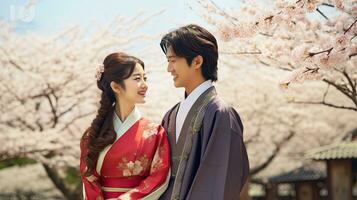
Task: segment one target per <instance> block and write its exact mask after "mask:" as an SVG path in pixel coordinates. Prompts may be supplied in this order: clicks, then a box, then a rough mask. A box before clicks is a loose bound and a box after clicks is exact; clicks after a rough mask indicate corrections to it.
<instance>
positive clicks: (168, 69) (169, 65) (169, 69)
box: [166, 63, 172, 72]
mask: <svg viewBox="0 0 357 200" xmlns="http://www.w3.org/2000/svg"><path fill="white" fill-rule="evenodd" d="M166 70H167V72H171V71H172V66H171V64H170V63H169V64H168V65H167V69H166Z"/></svg>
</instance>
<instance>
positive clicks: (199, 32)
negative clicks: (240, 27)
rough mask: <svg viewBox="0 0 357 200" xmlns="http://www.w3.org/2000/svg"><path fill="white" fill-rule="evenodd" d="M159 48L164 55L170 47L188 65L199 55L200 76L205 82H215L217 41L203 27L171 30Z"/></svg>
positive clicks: (195, 26) (163, 38) (192, 25)
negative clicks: (201, 61)
mask: <svg viewBox="0 0 357 200" xmlns="http://www.w3.org/2000/svg"><path fill="white" fill-rule="evenodd" d="M160 46H161V49H162V51H163V52H164V53H165V54H166V53H167V49H168V48H169V47H171V48H172V50H173V52H174V53H175V54H176V55H177V56H179V57H183V58H185V59H186V61H187V64H189V65H191V63H192V60H193V59H194V58H195V57H196V56H198V55H201V56H202V58H203V63H202V67H201V69H202V70H201V73H202V76H203V77H204V78H205V80H209V79H210V80H212V81H217V78H218V77H217V71H218V68H217V62H218V45H217V40H216V38H215V37H214V36H213V35H212V34H211V33H210V32H208V31H207V30H206V29H204V28H203V27H200V26H198V25H195V24H190V25H187V26H183V27H181V28H178V29H176V30H173V31H171V32H169V33H167V34H166V35H164V36H163V37H162V39H161V42H160Z"/></svg>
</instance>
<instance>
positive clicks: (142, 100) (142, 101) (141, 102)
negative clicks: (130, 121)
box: [136, 98, 146, 104]
mask: <svg viewBox="0 0 357 200" xmlns="http://www.w3.org/2000/svg"><path fill="white" fill-rule="evenodd" d="M136 103H137V104H144V103H146V100H145V99H144V98H143V99H139V100H138V101H136Z"/></svg>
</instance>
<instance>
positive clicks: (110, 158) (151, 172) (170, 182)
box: [80, 25, 249, 200]
mask: <svg viewBox="0 0 357 200" xmlns="http://www.w3.org/2000/svg"><path fill="white" fill-rule="evenodd" d="M160 45H161V48H162V50H163V52H164V53H165V54H166V57H167V60H168V67H167V71H168V72H170V73H171V75H172V76H173V80H174V84H175V87H184V88H185V99H184V100H182V101H181V102H179V103H178V104H176V105H175V106H174V107H173V108H171V109H170V110H169V111H168V112H167V113H166V115H165V117H164V118H163V120H162V124H161V125H159V124H155V123H152V122H150V121H149V120H147V119H146V118H143V117H142V116H141V115H140V112H139V111H138V110H137V108H136V106H135V105H136V104H139V103H144V98H145V92H146V90H147V84H146V75H145V70H144V69H145V68H144V63H143V62H142V61H141V60H139V59H137V58H135V57H133V56H129V55H127V54H124V53H113V54H110V55H108V56H107V57H106V58H105V59H104V62H103V66H102V67H100V68H99V71H98V72H97V75H96V77H97V86H98V88H99V89H100V90H102V95H101V100H100V108H99V110H98V114H97V116H96V117H95V119H94V120H93V122H92V124H91V126H90V127H89V128H88V129H87V130H86V131H85V133H84V134H83V137H82V139H81V145H80V146H81V159H80V172H81V175H82V181H83V196H84V199H86V200H99V199H120V200H125V199H130V200H135V199H148V200H156V199H162V200H170V199H172V200H174V199H175V200H176V199H177V200H179V199H180V200H181V199H188V200H231V199H233V200H236V199H239V193H240V191H241V189H242V187H243V184H244V183H245V181H246V179H247V176H248V173H249V163H248V157H247V153H246V149H245V146H244V143H243V125H242V122H241V120H240V118H239V115H238V114H237V112H236V111H235V110H234V109H233V108H232V107H229V106H227V105H225V103H224V102H223V101H222V100H221V99H220V98H219V97H218V95H217V93H216V90H215V87H214V86H213V85H212V82H214V81H216V80H217V60H218V46H217V41H216V39H215V37H214V36H213V35H212V34H211V33H210V32H208V31H207V30H206V29H204V28H202V27H200V26H198V25H187V26H184V27H181V28H178V29H176V30H174V31H172V32H170V33H168V34H166V35H165V36H164V37H163V38H162V40H161V43H160Z"/></svg>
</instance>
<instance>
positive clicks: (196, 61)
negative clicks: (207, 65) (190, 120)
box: [192, 55, 203, 69]
mask: <svg viewBox="0 0 357 200" xmlns="http://www.w3.org/2000/svg"><path fill="white" fill-rule="evenodd" d="M202 64H203V57H202V56H201V55H198V56H196V57H194V58H193V60H192V66H193V67H194V68H195V69H200V68H201V66H202Z"/></svg>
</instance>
